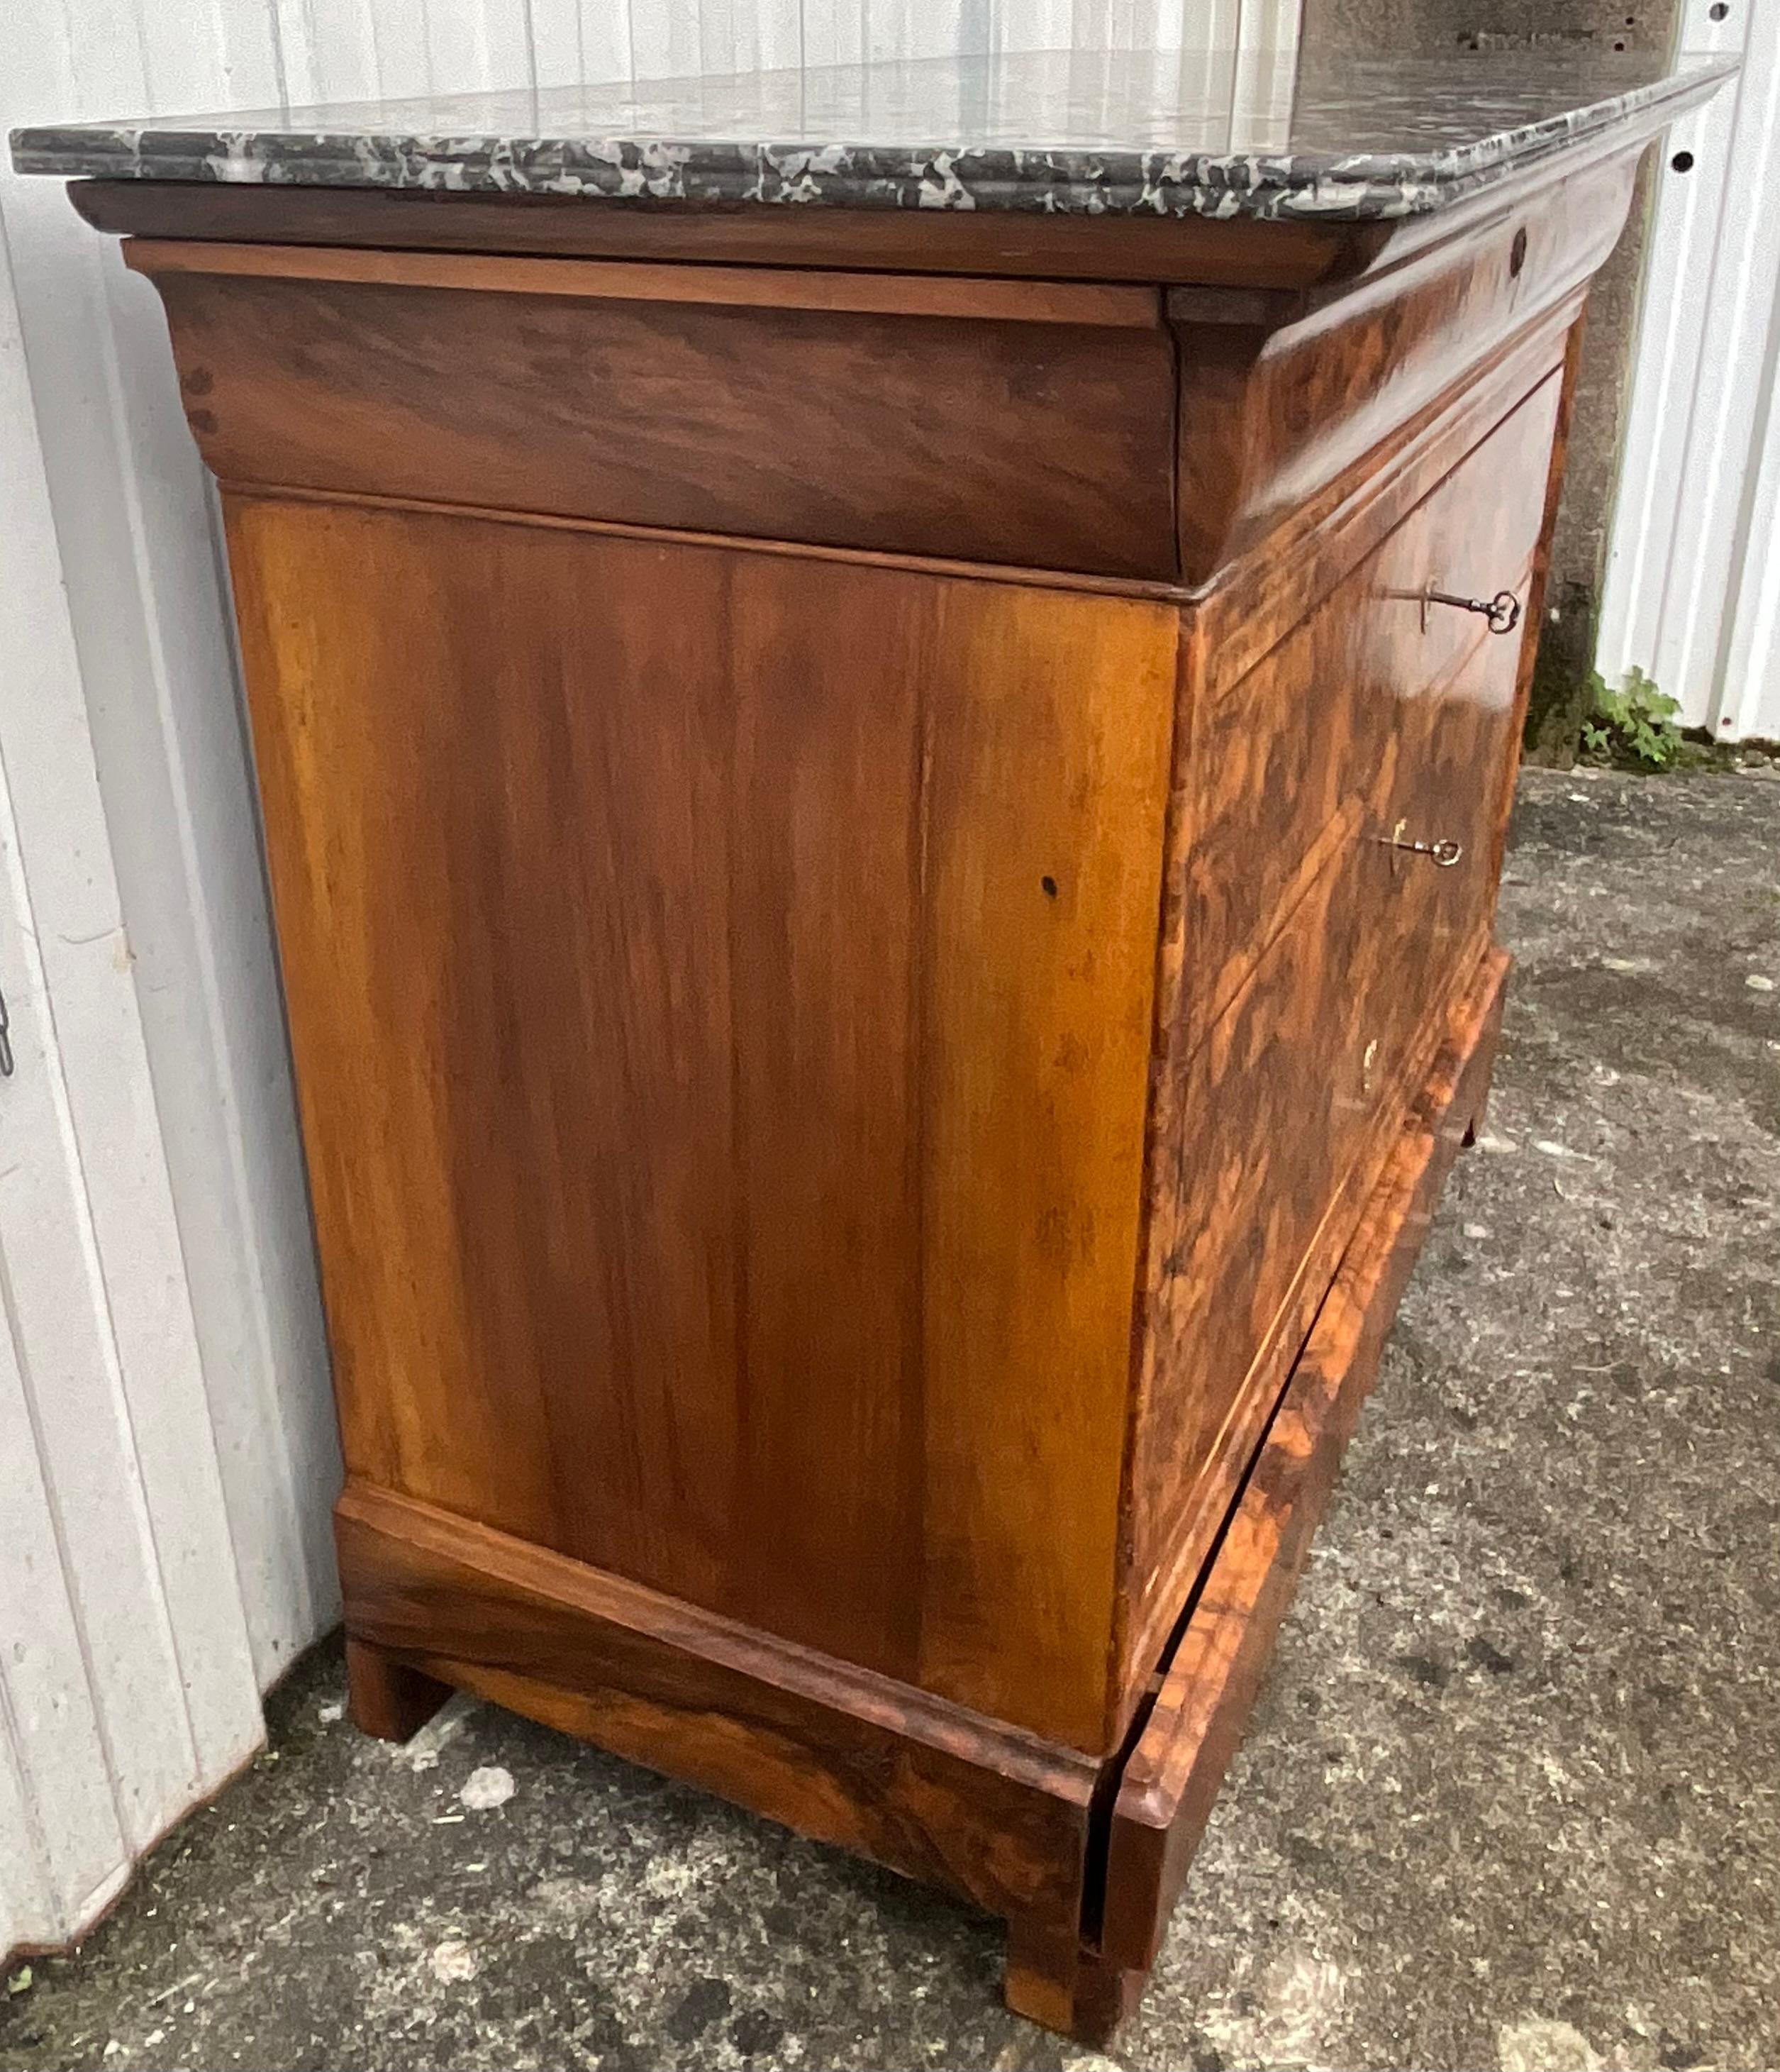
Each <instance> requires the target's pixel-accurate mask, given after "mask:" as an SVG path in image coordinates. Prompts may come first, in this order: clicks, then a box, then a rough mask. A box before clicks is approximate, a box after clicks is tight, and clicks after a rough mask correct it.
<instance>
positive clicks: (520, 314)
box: [129, 245, 1175, 579]
mask: <svg viewBox="0 0 1780 2072" xmlns="http://www.w3.org/2000/svg"><path fill="white" fill-rule="evenodd" d="M233 249H234V248H232V247H230V246H227V245H223V246H211V245H184V246H179V245H174V246H167V245H150V246H147V247H146V248H145V249H141V250H131V252H130V253H129V256H130V257H131V258H132V259H133V261H134V263H136V264H137V265H140V266H141V268H142V269H144V270H145V271H147V272H148V273H150V275H151V277H153V278H154V281H155V282H156V285H157V286H158V288H159V290H160V291H161V295H162V299H163V301H164V302H166V308H167V314H168V319H169V321H170V324H171V326H172V330H173V334H174V348H175V351H176V352H177V354H178V360H179V363H180V368H181V375H182V382H181V389H182V396H183V401H184V402H185V405H186V413H187V419H188V421H189V422H190V423H191V427H192V430H193V434H194V435H195V437H196V438H197V440H198V443H199V446H200V448H201V449H202V450H203V455H204V458H205V459H206V460H207V462H208V463H209V464H210V466H211V468H212V469H213V470H214V471H215V473H216V474H217V475H219V477H220V478H221V479H223V480H224V482H225V483H231V484H234V485H236V486H248V485H271V486H277V487H300V488H311V489H330V490H336V491H342V490H343V491H363V492H366V493H369V494H371V495H383V496H398V497H409V498H414V499H418V500H424V501H429V502H438V503H444V504H460V505H464V506H468V507H476V506H484V505H494V506H497V507H500V508H507V509H510V510H515V511H527V512H547V513H556V514H560V515H563V516H577V517H585V518H605V519H618V520H625V521H627V522H630V523H632V524H646V525H652V526H669V527H688V528H696V529H698V530H700V531H708V532H734V533H748V534H755V535H759V536H764V537H768V538H773V539H786V540H807V541H820V542H826V543H830V544H835V545H846V546H853V547H863V548H868V549H883V550H888V551H892V552H898V553H925V554H936V555H941V556H945V557H952V558H955V559H960V560H965V561H1011V562H1018V563H1022V564H1027V565H1036V566H1060V567H1064V568H1069V569H1083V570H1086V571H1089V572H1090V573H1094V574H1112V575H1126V576H1132V577H1138V578H1160V579H1167V578H1172V577H1173V575H1174V574H1175V549H1174V542H1173V528H1174V480H1173V476H1174V468H1173V461H1172V457H1171V452H1170V440H1171V427H1172V424H1173V421H1174V410H1175V369H1174V358H1173V352H1172V347H1171V343H1170V340H1169V337H1168V334H1167V331H1166V330H1165V329H1164V328H1163V326H1162V324H1161V322H1160V319H1159V302H1158V299H1157V298H1156V297H1155V294H1154V293H1153V291H1146V290H1142V289H1137V288H1126V287H1103V286H1089V285H1085V284H1079V283H1077V284H1068V283H1066V284H1063V285H1061V286H1055V287H1053V286H1047V285H1044V284H1040V283H1036V282H1001V283H995V282H987V283H984V284H982V286H981V287H980V288H977V287H975V286H973V285H972V284H970V283H966V282H956V281H951V280H946V281H941V282H922V281H917V282H913V283H912V284H910V285H909V286H908V287H907V289H906V290H904V292H903V294H902V296H901V298H900V299H901V300H902V301H903V302H904V303H906V304H907V307H906V308H904V309H902V310H899V311H897V312H896V313H895V314H891V313H889V311H890V310H891V307H892V305H894V304H895V303H896V302H897V300H898V296H897V294H896V284H895V282H893V281H892V280H891V279H890V278H889V277H879V278H877V279H876V280H875V281H874V282H873V284H872V287H871V289H870V292H869V294H867V296H866V297H865V298H864V299H865V301H866V302H867V304H868V305H869V306H867V307H866V308H863V309H861V308H858V307H848V306H846V302H847V298H849V297H851V298H853V299H854V300H855V301H856V300H858V299H859V290H858V287H857V281H856V278H855V277H847V278H846V279H844V280H842V281H839V282H831V283H830V286H829V288H828V290H827V293H828V294H829V296H830V298H831V303H832V306H790V305H789V304H788V303H787V302H786V301H785V294H788V293H790V290H785V291H784V293H781V295H780V297H779V298H777V299H773V298H769V297H768V296H767V295H766V293H765V290H767V289H768V288H769V287H770V286H772V285H773V278H772V277H771V276H769V275H765V274H763V273H758V272H757V273H753V274H740V276H739V285H738V270H737V269H723V270H724V280H723V282H721V284H720V288H713V290H712V299H709V300H704V299H701V298H700V290H699V269H696V268H688V267H683V268H678V269H659V268H650V269H638V268H636V267H630V266H623V267H620V268H619V269H617V275H618V277H619V278H618V281H617V283H616V284H615V286H614V288H613V291H612V292H609V293H608V292H606V291H605V289H604V288H603V286H601V283H602V282H603V281H604V279H605V269H604V268H602V267H601V265H599V264H598V263H597V262H594V261H545V260H532V259H511V260H509V259H476V258H473V257H458V256H455V255H453V256H444V257H441V256H432V255H428V256H424V257H416V255H414V254H412V253H346V254H342V255H336V257H338V258H339V259H341V260H342V261H351V267H350V268H349V269H347V271H348V272H349V273H351V277H336V278H318V277H313V275H314V268H313V267H311V268H309V269H305V267H304V265H303V263H302V262H301V261H299V260H297V259H293V257H292V255H291V254H290V253H289V252H288V251H286V250H285V249H274V250H273V251H271V252H270V253H269V255H267V256H266V257H265V260H264V261H263V270H261V271H260V272H258V273H244V272H241V271H240V270H233V266H234V262H233V261H232V257H231V256H230V255H231V254H232V252H233ZM212 265H214V266H216V267H218V268H221V269H229V270H203V269H205V268H207V267H208V266H212ZM416 269H419V270H420V274H421V275H422V276H424V279H422V280H417V279H416V278H415V277H414V275H415V273H416ZM643 272H646V273H648V274H650V277H651V279H650V286H651V288H652V289H653V290H655V291H656V292H654V293H651V294H649V295H642V294H638V293H636V292H634V290H636V288H637V286H638V274H639V273H643ZM669 273H671V274H672V275H673V276H674V277H675V278H677V279H679V280H681V281H682V282H683V283H684V286H683V290H682V298H681V299H679V300H677V301H676V300H671V299H666V293H667V290H668V286H669V285H670V284H669V283H668V282H666V280H665V279H664V276H666V275H667V274H669ZM540 276H543V277H550V278H551V279H552V281H553V282H554V286H552V288H551V289H549V290H540V288H539V285H538V283H539V278H540ZM750 284H752V286H753V288H754V289H755V290H756V291H757V294H756V299H754V300H753V302H747V301H743V300H740V299H739V298H738V297H739V295H740V290H741V289H743V288H746V287H748V286H749V285H750ZM620 288H621V289H622V290H625V291H626V292H622V293H621V292H618V291H617V290H618V289H620ZM804 292H805V294H806V301H807V300H810V299H812V298H814V297H815V296H816V294H817V290H814V289H810V290H805V291H804ZM947 304H951V305H952V306H954V308H955V309H957V310H961V311H969V310H972V309H973V308H975V309H978V310H981V309H990V310H995V312H996V314H994V315H982V314H951V315H940V314H934V313H933V312H934V311H935V310H938V309H941V308H943V307H944V306H945V305H947ZM1142 310H1149V311H1150V312H1151V313H1152V315H1153V320H1152V321H1150V322H1149V323H1138V322H1134V320H1133V319H1134V316H1135V315H1139V314H1141V312H1142ZM1090 311H1098V312H1099V313H1100V314H1099V315H1097V316H1095V317H1093V318H1092V319H1089V312H1090ZM1064 312H1069V313H1070V314H1064ZM866 485H869V490H870V493H869V495H862V494H861V491H862V488H863V487H865V486H866Z"/></svg>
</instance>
